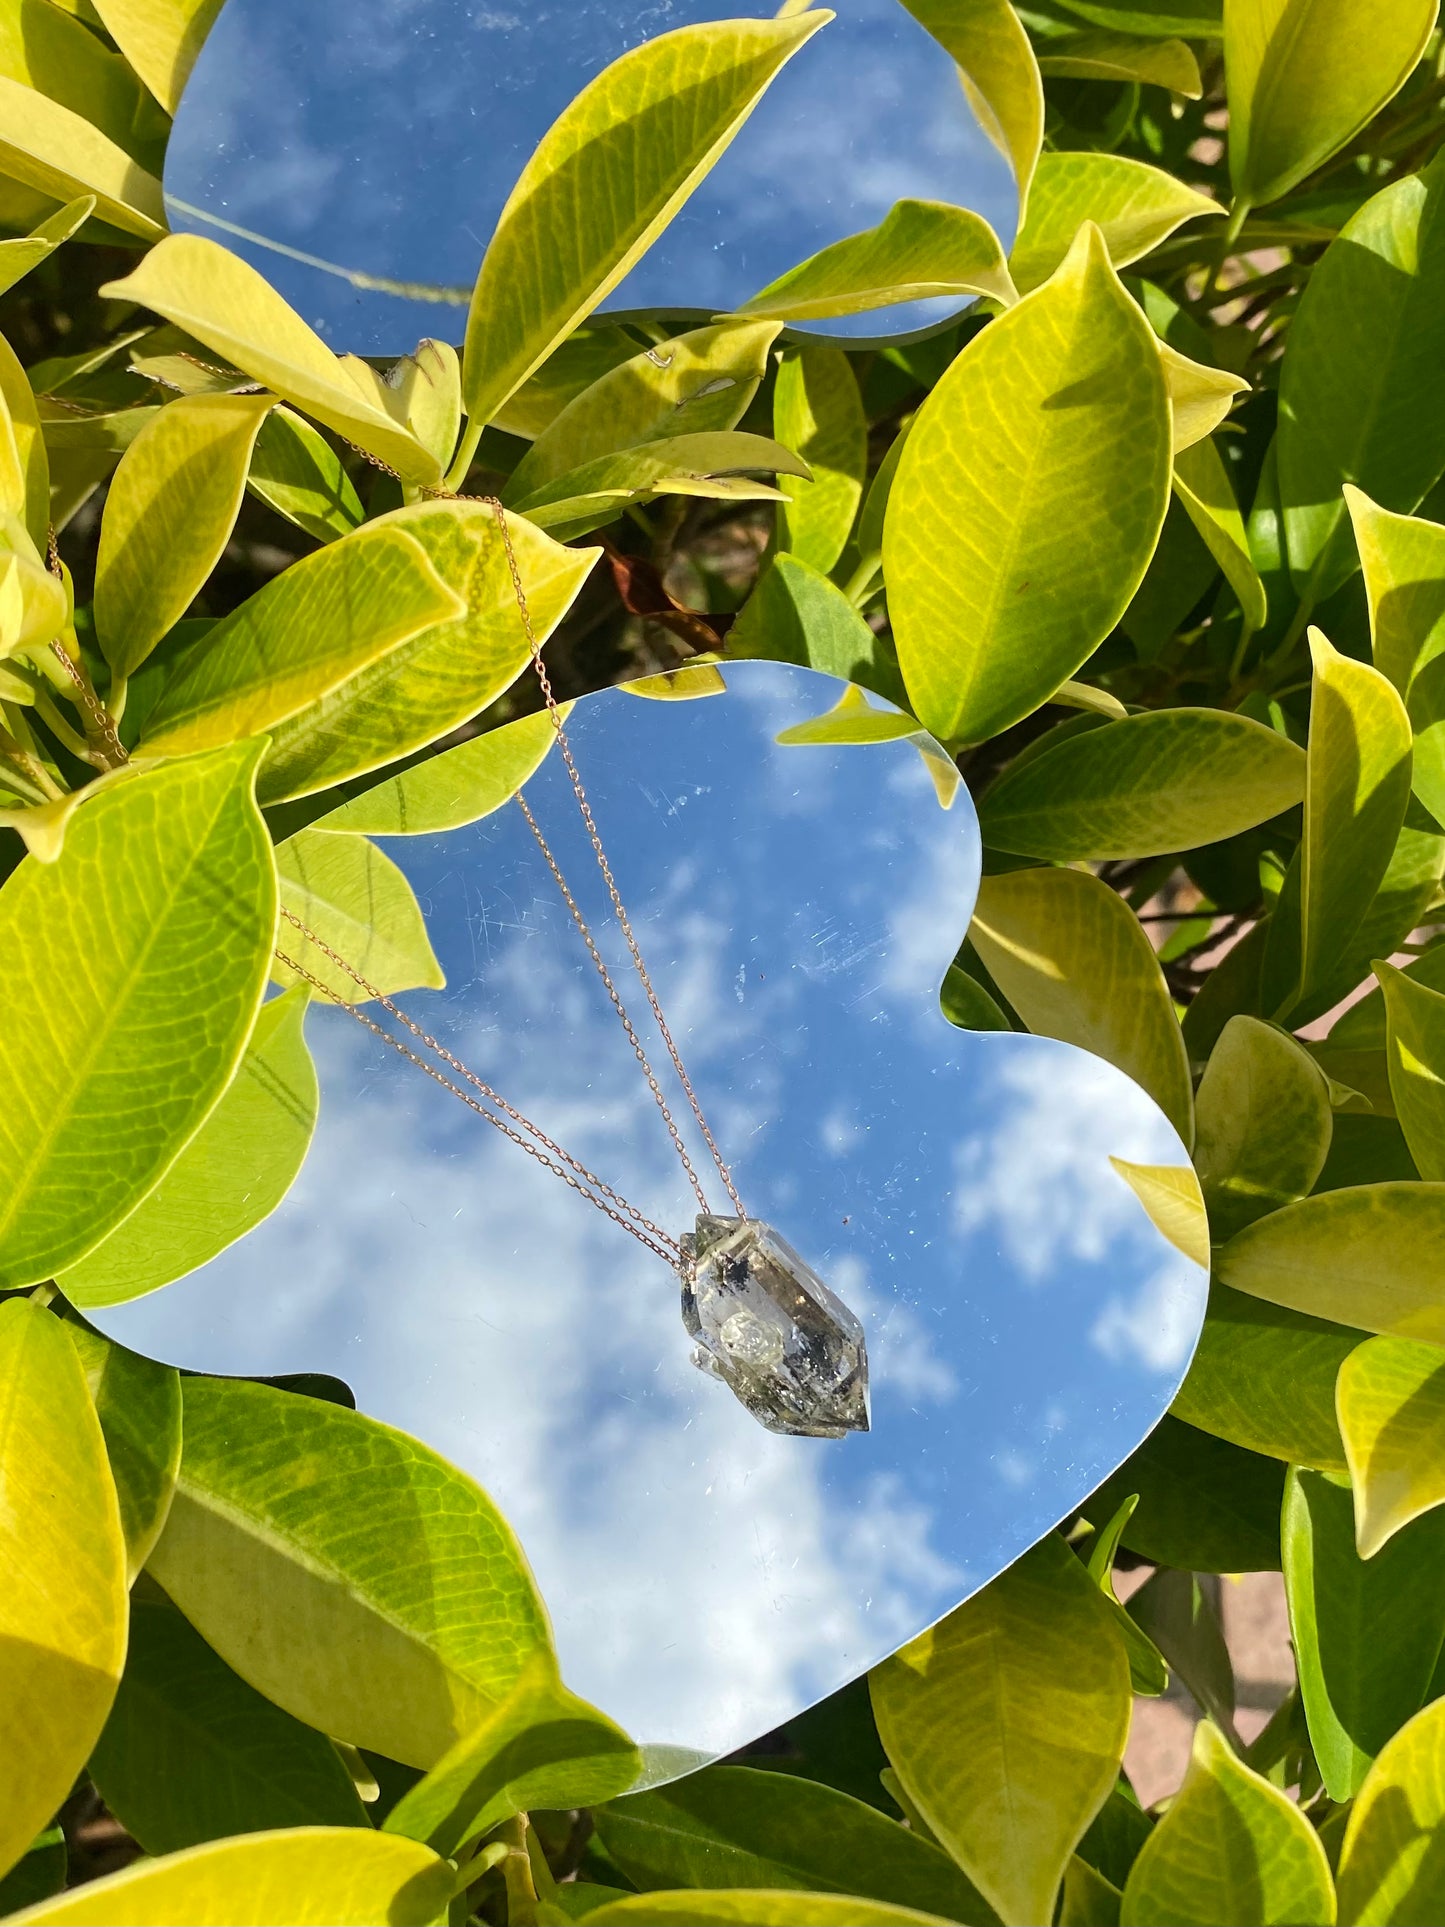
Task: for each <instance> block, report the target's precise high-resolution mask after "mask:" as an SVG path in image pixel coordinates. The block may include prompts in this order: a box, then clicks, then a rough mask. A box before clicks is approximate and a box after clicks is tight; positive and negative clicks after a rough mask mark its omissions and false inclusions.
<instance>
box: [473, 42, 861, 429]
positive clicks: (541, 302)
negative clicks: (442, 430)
mask: <svg viewBox="0 0 1445 1927" xmlns="http://www.w3.org/2000/svg"><path fill="white" fill-rule="evenodd" d="M832 18H833V16H832V14H830V13H827V12H825V11H824V10H822V9H816V10H811V11H809V12H807V13H804V14H799V15H796V16H794V17H792V18H787V19H781V20H735V21H720V22H717V23H707V24H703V25H699V26H692V27H680V28H678V29H677V30H676V31H674V32H672V33H664V34H659V35H658V36H657V37H656V38H655V39H652V40H644V41H643V42H642V43H641V45H640V46H637V47H633V48H631V49H630V50H629V51H628V52H627V53H625V54H623V55H622V56H621V58H620V59H618V60H616V61H614V62H613V64H612V65H611V66H610V67H607V68H605V69H604V70H603V72H602V73H600V74H599V75H598V76H597V77H596V79H595V80H593V81H591V82H590V83H589V84H588V85H587V86H586V87H584V88H583V90H582V92H581V93H580V94H578V96H577V97H576V99H575V100H574V101H573V102H572V104H571V105H570V106H569V107H567V108H566V109H565V110H564V112H563V113H562V115H561V116H560V118H559V119H558V120H557V121H555V122H554V123H553V125H552V127H551V128H550V129H549V130H548V132H547V133H546V134H545V135H544V136H543V137H542V140H541V142H540V144H539V145H538V147H537V149H536V151H535V153H534V154H533V155H532V158H531V159H530V160H529V161H528V163H527V165H526V167H525V168H523V170H522V174H521V178H520V179H519V180H518V182H517V185H516V186H515V187H514V188H513V190H512V193H511V195H510V197H509V199H508V201H507V204H506V206H505V207H504V208H503V209H502V213H501V217H500V219H499V220H498V222H497V231H496V233H495V234H494V235H493V237H492V241H491V244H490V246H489V247H488V249H487V252H486V255H485V257H484V258H483V261H482V268H481V273H480V274H479V275H478V277H477V285H476V288H475V290H474V291H473V294H472V304H471V309H470V312H469V313H468V316H467V340H466V352H465V357H464V361H463V386H464V392H465V396H466V407H467V413H468V415H469V416H470V418H471V427H472V429H473V430H474V431H475V430H476V429H478V428H479V427H480V426H481V424H483V423H484V422H488V421H490V420H491V419H492V417H493V416H494V415H495V414H496V413H497V411H498V410H499V409H500V408H501V407H502V406H503V404H504V403H505V402H506V401H507V400H508V399H509V398H510V397H511V396H512V395H514V394H515V393H516V392H517V390H518V389H519V388H520V387H521V386H522V384H523V382H524V381H526V380H527V378H528V376H529V375H531V374H532V373H533V371H534V370H535V369H537V368H538V367H540V366H541V364H542V363H543V362H544V361H545V360H546V358H547V356H548V355H549V354H550V353H551V352H552V350H553V349H554V348H555V347H556V346H557V344H558V343H559V342H560V341H562V340H564V339H565V338H566V337H567V336H568V335H569V334H571V332H572V330H573V329H574V328H575V327H576V326H577V325H578V323H579V322H581V321H584V320H585V319H586V318H587V316H588V315H589V314H590V313H591V312H592V310H593V309H594V308H595V307H596V306H597V304H598V303H599V302H600V301H602V300H604V299H605V298H606V296H607V295H608V294H610V293H611V291H612V290H613V288H615V287H616V286H617V284H618V282H619V281H621V280H622V278H623V276H624V275H625V274H626V273H627V271H628V269H629V268H630V267H631V266H632V265H633V263H634V262H635V261H636V260H637V259H638V257H639V256H640V255H641V254H642V253H643V252H644V251H645V250H646V249H647V247H648V246H649V245H650V243H651V242H652V241H653V240H654V239H655V238H656V237H657V235H658V234H660V233H661V231H662V229H663V228H664V227H666V225H667V223H668V222H669V221H670V220H671V219H672V217H673V215H674V214H676V212H677V211H678V209H679V208H680V207H681V206H682V204H683V202H684V201H685V200H686V199H687V197H688V196H689V195H690V194H691V193H692V190H693V189H694V188H695V187H696V186H697V184H698V182H699V181H700V180H702V178H703V177H704V175H706V174H707V172H708V170H709V169H710V168H711V167H712V165H713V163H714V162H715V161H716V160H717V158H718V156H719V155H720V154H721V153H722V152H723V151H724V149H725V148H726V147H727V146H728V144H729V142H730V141H731V140H732V138H733V136H734V135H735V134H736V133H737V131H738V129H739V128H740V127H741V126H742V124H743V122H744V121H745V120H746V119H747V117H748V115H749V114H750V113H751V112H752V110H753V108H754V106H756V104H757V102H758V100H759V99H760V98H761V97H762V95H763V93H764V92H765V91H766V89H767V87H768V84H769V83H770V82H771V81H772V79H773V78H774V76H775V75H776V74H777V72H778V70H779V68H781V67H782V65H783V64H784V62H785V61H787V60H788V59H789V58H790V57H791V56H792V55H793V54H795V53H796V52H797V51H798V49H799V48H800V47H801V46H802V45H803V43H804V42H805V41H806V40H809V39H810V38H811V37H812V36H813V34H815V33H816V32H817V31H818V29H819V28H820V27H822V26H824V25H825V24H826V23H827V22H828V21H829V20H831V19H832Z"/></svg>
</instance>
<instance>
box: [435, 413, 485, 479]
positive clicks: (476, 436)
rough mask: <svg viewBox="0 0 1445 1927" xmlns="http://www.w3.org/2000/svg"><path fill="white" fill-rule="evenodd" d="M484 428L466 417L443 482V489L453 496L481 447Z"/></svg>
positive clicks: (481, 423) (465, 477)
mask: <svg viewBox="0 0 1445 1927" xmlns="http://www.w3.org/2000/svg"><path fill="white" fill-rule="evenodd" d="M485 426H486V424H485V423H484V422H474V421H473V420H472V419H471V417H470V416H468V418H467V425H466V429H465V431H464V432H463V435H462V439H461V441H460V442H458V444H457V452H456V454H455V456H454V457H453V458H452V465H451V467H450V468H449V469H448V470H447V472H446V476H445V478H444V481H443V487H445V488H447V489H448V490H450V492H451V493H452V494H453V495H455V494H456V492H457V490H458V489H459V488H460V487H461V485H462V483H463V482H464V481H465V480H466V479H467V470H468V469H469V468H470V467H471V465H472V463H473V461H474V460H475V459H476V453H477V450H478V448H479V447H480V446H481V441H482V430H483V428H484V427H485Z"/></svg>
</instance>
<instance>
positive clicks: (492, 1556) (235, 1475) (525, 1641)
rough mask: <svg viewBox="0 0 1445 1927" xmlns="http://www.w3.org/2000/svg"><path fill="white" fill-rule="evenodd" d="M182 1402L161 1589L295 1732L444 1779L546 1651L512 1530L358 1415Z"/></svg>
mask: <svg viewBox="0 0 1445 1927" xmlns="http://www.w3.org/2000/svg"><path fill="white" fill-rule="evenodd" d="M184 1393H185V1450H184V1454H183V1456H182V1460H181V1471H180V1478H179V1482H178V1484H177V1487H176V1496H175V1500H174V1502H173V1504H172V1506H171V1516H170V1518H169V1519H168V1521H167V1522H166V1529H165V1531H164V1532H163V1533H162V1535H161V1539H160V1543H159V1544H158V1545H157V1547H156V1549H155V1551H154V1553H153V1554H152V1555H151V1562H150V1564H151V1570H152V1571H153V1572H154V1573H155V1576H156V1578H157V1579H158V1580H159V1581H160V1583H161V1585H162V1586H164V1588H165V1590H166V1591H167V1592H168V1593H169V1594H170V1596H171V1598H172V1599H173V1600H174V1601H175V1602H176V1604H177V1606H179V1607H180V1609H181V1611H182V1612H183V1613H184V1614H185V1616H186V1618H187V1619H189V1620H190V1622H191V1624H192V1625H193V1626H194V1627H195V1628H196V1630H197V1631H198V1632H199V1633H200V1634H201V1635H202V1636H203V1638H205V1639H206V1640H207V1641H208V1643H209V1644H210V1645H211V1646H213V1647H214V1648H215V1650H216V1651H217V1652H218V1653H219V1654H220V1655H221V1657H222V1659H224V1660H225V1661H226V1663H227V1665H229V1666H231V1667H233V1668H234V1670H235V1671H236V1672H238V1673H239V1674H240V1675H241V1677H242V1678H243V1679H244V1680H247V1681H248V1682H249V1683H250V1684H251V1685H252V1686H254V1687H256V1688H257V1690H258V1691H260V1692H262V1693H264V1694H265V1695H266V1696H267V1698H268V1699H272V1700H274V1701H275V1702H276V1704H277V1705H278V1706H282V1707H284V1708H285V1709H286V1711H287V1712H289V1713H293V1714H294V1715H295V1716H296V1718H297V1719H300V1720H305V1721H306V1723H307V1724H308V1725H309V1726H315V1727H318V1728H319V1729H320V1730H321V1731H322V1732H325V1733H331V1734H334V1735H335V1736H336V1737H337V1738H338V1739H343V1740H346V1741H349V1742H350V1743H351V1744H352V1745H354V1746H365V1747H369V1748H370V1749H371V1750H372V1751H374V1752H377V1753H381V1754H384V1755H385V1756H386V1758H388V1759H391V1760H400V1761H403V1762H404V1763H406V1764H407V1765H411V1766H420V1767H423V1768H425V1767H429V1766H432V1765H433V1764H435V1762H436V1761H437V1760H439V1759H440V1758H441V1757H442V1755H443V1754H444V1753H445V1752H446V1751H447V1750H448V1749H449V1748H450V1747H451V1746H452V1745H454V1743H455V1742H456V1741H457V1740H458V1739H459V1738H460V1737H461V1736H462V1735H463V1734H464V1733H466V1732H467V1731H469V1730H470V1729H471V1728H472V1727H474V1726H475V1725H476V1724H477V1723H478V1722H479V1721H480V1720H482V1719H483V1718H485V1717H486V1715H487V1714H488V1712H489V1711H490V1710H491V1709H492V1707H494V1706H495V1705H496V1703H497V1702H498V1701H499V1700H501V1699H503V1698H504V1697H505V1696H506V1694H507V1693H508V1691H510V1689H511V1687H512V1686H513V1685H514V1684H515V1682H516V1680H517V1678H518V1677H519V1675H520V1674H521V1671H522V1668H523V1666H524V1665H525V1664H526V1662H527V1660H528V1659H529V1658H530V1657H531V1656H532V1654H533V1653H534V1652H535V1651H536V1650H537V1648H538V1647H539V1646H543V1645H545V1644H546V1643H547V1637H548V1635H547V1626H546V1619H545V1615H544V1612H543V1608H542V1604H541V1601H540V1600H539V1599H538V1597H537V1593H536V1590H535V1588H534V1586H533V1584H532V1579H531V1575H530V1573H529V1572H528V1570H527V1567H526V1564H525V1562H524V1560H523V1557H522V1553H521V1549H520V1547H519V1546H518V1545H517V1542H516V1540H515V1538H514V1537H513V1535H512V1533H511V1531H510V1530H509V1529H508V1527H507V1525H506V1524H505V1522H504V1521H503V1520H502V1518H501V1517H500V1515H499V1514H498V1513H497V1512H496V1510H495V1509H494V1507H493V1506H492V1504H491V1502H490V1500H489V1499H488V1498H487V1497H486V1495H485V1493H483V1492H482V1491H481V1489H480V1488H479V1487H478V1486H476V1485H474V1484H473V1483H472V1481H471V1480H470V1479H468V1478H467V1477H466V1476H465V1475H464V1474H463V1473H461V1472H458V1471H457V1470H456V1469H455V1468H454V1467H452V1466H449V1465H448V1464H447V1463H446V1461H445V1460H444V1459H442V1458H440V1457H439V1456H438V1455H437V1454H436V1453H435V1452H432V1451H430V1450H429V1449H428V1448H427V1447H426V1446H424V1445H421V1444H419V1443H418V1442H417V1441H416V1440H414V1439H410V1438H408V1437H406V1435H405V1434H404V1433H401V1432H396V1431H393V1430H392V1429H391V1428H390V1427H389V1426H385V1425H379V1424H377V1423H376V1422H375V1420H372V1419H368V1418H363V1417H362V1416H361V1415H360V1414H359V1413H357V1412H351V1411H348V1410H346V1409H345V1408H344V1407H342V1406H336V1405H327V1404H322V1403H320V1402H319V1401H317V1400H315V1399H310V1398H302V1397H298V1396H297V1395H296V1394H294V1393H288V1392H282V1391H277V1390H275V1389H274V1388H273V1387H271V1386H269V1385H256V1384H250V1383H247V1382H246V1381H244V1380H234V1379H232V1380H227V1379H206V1378H188V1379H186V1380H185V1382H184Z"/></svg>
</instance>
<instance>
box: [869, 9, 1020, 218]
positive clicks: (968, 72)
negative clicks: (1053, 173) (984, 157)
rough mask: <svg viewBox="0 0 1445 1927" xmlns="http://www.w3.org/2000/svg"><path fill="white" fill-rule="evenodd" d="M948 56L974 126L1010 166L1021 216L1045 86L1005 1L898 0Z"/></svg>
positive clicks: (1018, 20)
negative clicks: (953, 62)
mask: <svg viewBox="0 0 1445 1927" xmlns="http://www.w3.org/2000/svg"><path fill="white" fill-rule="evenodd" d="M903 3H904V5H905V6H906V7H907V8H908V11H909V12H910V13H911V14H912V15H913V17H914V19H915V20H917V21H919V22H921V24H922V25H923V26H925V27H927V29H928V31H929V32H930V33H931V34H932V35H933V37H934V39H935V40H937V41H938V42H940V44H941V45H942V46H943V47H945V48H946V49H947V51H948V52H949V53H950V54H952V56H953V58H954V60H955V62H956V63H957V66H958V71H959V77H960V78H961V80H962V81H963V91H964V93H965V94H966V95H967V96H968V104H969V106H970V107H972V109H973V111H974V113H975V114H976V115H977V116H978V124H979V126H980V127H982V129H983V131H984V133H985V134H987V136H988V138H989V139H990V140H991V141H992V142H993V144H994V146H995V147H996V148H997V149H998V151H999V153H1000V154H1002V155H1003V157H1004V159H1005V160H1006V161H1007V162H1008V164H1009V166H1010V167H1012V169H1013V173H1014V180H1015V181H1016V182H1017V184H1018V192H1019V220H1020V221H1022V220H1023V218H1024V212H1025V209H1026V208H1027V207H1028V203H1029V193H1030V189H1031V186H1032V183H1033V179H1034V169H1035V167H1036V165H1037V164H1038V159H1039V148H1040V147H1041V146H1042V144H1043V138H1044V84H1043V81H1042V80H1041V79H1040V78H1039V64H1038V62H1037V60H1035V58H1034V50H1033V45H1032V43H1031V42H1030V40H1029V37H1028V34H1027V33H1026V32H1025V31H1024V26H1023V22H1022V21H1021V20H1020V19H1019V17H1018V15H1017V13H1015V12H1014V9H1013V8H1012V6H1010V5H1009V0H903Z"/></svg>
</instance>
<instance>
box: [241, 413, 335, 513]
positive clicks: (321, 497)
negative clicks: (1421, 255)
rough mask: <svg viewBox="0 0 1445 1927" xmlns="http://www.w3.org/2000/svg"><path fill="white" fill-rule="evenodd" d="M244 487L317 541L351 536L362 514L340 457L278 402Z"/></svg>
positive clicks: (258, 443)
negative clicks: (278, 405)
mask: <svg viewBox="0 0 1445 1927" xmlns="http://www.w3.org/2000/svg"><path fill="white" fill-rule="evenodd" d="M246 486H247V488H248V489H250V491H251V493H252V494H253V495H255V496H259V498H260V499H261V501H263V502H265V503H266V504H267V506H268V507H269V508H273V509H275V511H276V513H277V514H278V515H284V516H285V517H286V520H287V521H288V522H294V523H295V524H296V526H297V528H298V529H304V530H305V531H306V533H307V534H308V535H310V536H314V538H315V539H316V540H317V541H318V542H334V541H335V540H336V538H337V537H338V536H339V535H349V534H350V533H351V531H352V530H353V529H354V528H357V527H358V526H359V525H360V523H361V521H362V519H363V517H362V507H361V500H360V497H359V496H358V495H357V493H356V490H355V488H353V486H352V483H351V478H350V476H349V475H348V474H347V473H346V470H345V469H344V468H343V467H342V466H341V458H340V456H339V455H338V454H337V453H336V451H335V449H333V448H332V446H331V444H330V442H328V441H327V439H326V437H325V436H324V435H322V434H321V433H320V432H319V431H318V430H317V429H314V428H313V427H312V426H311V424H310V422H308V421H307V420H305V418H304V417H303V416H301V415H298V414H296V413H295V412H294V411H293V410H292V409H290V408H281V407H275V408H273V409H272V410H271V413H270V414H269V415H268V416H267V417H266V419H265V421H263V422H262V424H261V432H260V434H259V435H258V436H257V437H256V447H255V452H254V453H253V455H252V457H251V472H250V474H249V475H248V476H247V477H246Z"/></svg>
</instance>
